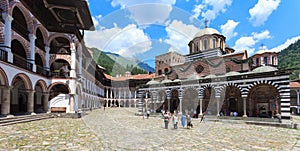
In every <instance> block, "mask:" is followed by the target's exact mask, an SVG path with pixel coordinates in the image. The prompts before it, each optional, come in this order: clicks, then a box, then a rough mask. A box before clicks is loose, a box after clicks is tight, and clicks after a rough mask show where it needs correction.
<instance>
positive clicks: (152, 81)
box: [147, 79, 160, 85]
mask: <svg viewBox="0 0 300 151" xmlns="http://www.w3.org/2000/svg"><path fill="white" fill-rule="evenodd" d="M153 84H160V83H159V82H158V81H155V80H154V79H152V80H151V81H149V82H147V85H153Z"/></svg>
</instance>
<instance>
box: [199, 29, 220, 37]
mask: <svg viewBox="0 0 300 151" xmlns="http://www.w3.org/2000/svg"><path fill="white" fill-rule="evenodd" d="M212 34H218V35H220V33H219V32H218V31H217V30H216V29H213V28H208V27H206V28H204V29H202V30H200V31H199V32H198V33H197V34H196V35H195V36H194V38H196V37H201V36H204V35H212Z"/></svg>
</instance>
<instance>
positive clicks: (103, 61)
mask: <svg viewBox="0 0 300 151" xmlns="http://www.w3.org/2000/svg"><path fill="white" fill-rule="evenodd" d="M92 49H93V50H94V60H95V61H96V62H97V64H99V65H100V66H102V67H104V68H105V69H106V71H105V73H106V74H109V75H111V76H116V75H124V73H125V72H126V71H130V72H131V74H132V75H136V74H145V73H147V72H146V71H145V70H142V69H140V68H137V67H134V66H133V65H126V66H125V67H124V66H122V65H120V64H119V63H117V62H115V61H114V60H113V59H111V58H110V57H109V56H108V55H106V54H105V53H104V52H102V51H101V50H99V49H97V48H92Z"/></svg>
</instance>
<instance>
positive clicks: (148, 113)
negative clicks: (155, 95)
mask: <svg viewBox="0 0 300 151" xmlns="http://www.w3.org/2000/svg"><path fill="white" fill-rule="evenodd" d="M149 116H150V111H147V119H149Z"/></svg>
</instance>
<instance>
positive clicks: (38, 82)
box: [35, 80, 49, 92]
mask: <svg viewBox="0 0 300 151" xmlns="http://www.w3.org/2000/svg"><path fill="white" fill-rule="evenodd" d="M38 84H40V86H42V89H43V92H49V91H47V84H46V82H45V81H44V80H38V81H37V82H36V83H35V85H38Z"/></svg>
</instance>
